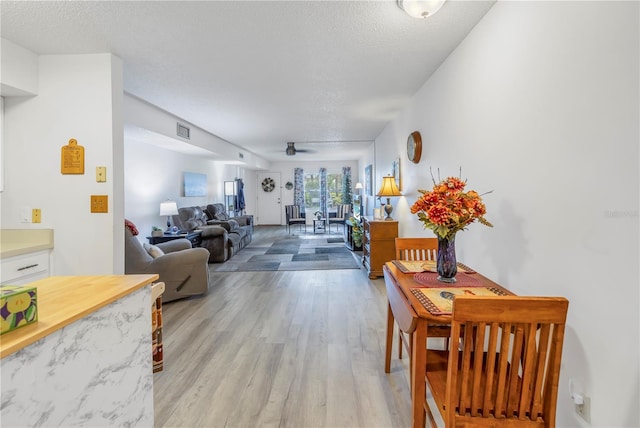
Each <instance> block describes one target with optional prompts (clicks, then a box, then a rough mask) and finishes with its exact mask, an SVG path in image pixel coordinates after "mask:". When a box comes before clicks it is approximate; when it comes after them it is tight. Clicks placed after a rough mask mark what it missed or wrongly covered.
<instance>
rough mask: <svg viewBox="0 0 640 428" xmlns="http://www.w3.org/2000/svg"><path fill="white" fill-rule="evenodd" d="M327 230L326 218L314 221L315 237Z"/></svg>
mask: <svg viewBox="0 0 640 428" xmlns="http://www.w3.org/2000/svg"><path fill="white" fill-rule="evenodd" d="M326 230H327V219H326V218H320V219H316V218H314V219H313V234H314V235H315V234H316V233H324V232H325V231H326Z"/></svg>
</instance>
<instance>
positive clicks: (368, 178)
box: [364, 164, 373, 196]
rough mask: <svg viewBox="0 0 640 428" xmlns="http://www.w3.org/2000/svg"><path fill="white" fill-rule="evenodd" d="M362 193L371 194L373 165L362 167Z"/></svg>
mask: <svg viewBox="0 0 640 428" xmlns="http://www.w3.org/2000/svg"><path fill="white" fill-rule="evenodd" d="M364 194H365V195H367V196H373V165H371V164H369V165H367V166H366V167H365V168H364Z"/></svg>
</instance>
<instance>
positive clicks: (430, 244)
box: [396, 238, 438, 261]
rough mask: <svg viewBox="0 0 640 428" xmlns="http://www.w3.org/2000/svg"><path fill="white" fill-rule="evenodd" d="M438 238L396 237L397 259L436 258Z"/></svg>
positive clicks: (417, 259) (418, 259)
mask: <svg viewBox="0 0 640 428" xmlns="http://www.w3.org/2000/svg"><path fill="white" fill-rule="evenodd" d="M437 251H438V238H396V259H397V260H412V261H420V260H435V259H436V252H437Z"/></svg>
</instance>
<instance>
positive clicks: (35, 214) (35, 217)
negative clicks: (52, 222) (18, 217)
mask: <svg viewBox="0 0 640 428" xmlns="http://www.w3.org/2000/svg"><path fill="white" fill-rule="evenodd" d="M41 221H42V211H41V210H40V208H34V209H32V210H31V223H40V222H41Z"/></svg>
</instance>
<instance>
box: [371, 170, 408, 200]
mask: <svg viewBox="0 0 640 428" xmlns="http://www.w3.org/2000/svg"><path fill="white" fill-rule="evenodd" d="M376 196H386V197H389V196H402V193H400V190H398V186H397V185H396V179H395V178H394V177H393V176H391V175H387V176H386V177H382V186H380V190H378V193H377V194H376Z"/></svg>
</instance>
